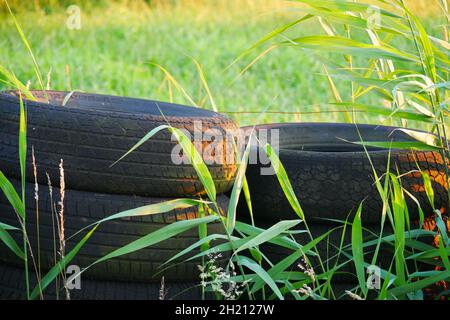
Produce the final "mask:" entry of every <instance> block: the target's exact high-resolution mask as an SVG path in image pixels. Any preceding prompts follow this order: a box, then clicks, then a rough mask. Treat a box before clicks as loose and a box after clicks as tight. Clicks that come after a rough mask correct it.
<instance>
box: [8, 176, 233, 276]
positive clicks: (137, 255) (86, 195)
mask: <svg viewBox="0 0 450 320" xmlns="http://www.w3.org/2000/svg"><path fill="white" fill-rule="evenodd" d="M14 185H15V187H16V189H17V190H19V183H18V182H17V181H14ZM26 194H27V199H26V204H27V233H28V238H29V240H30V243H31V246H32V248H33V252H34V256H35V258H36V259H37V252H38V250H37V223H36V202H35V199H34V196H33V195H34V185H33V184H31V183H28V184H27V187H26ZM53 197H54V198H53V200H54V203H57V201H59V189H57V188H53ZM165 200H168V199H163V198H143V197H136V196H125V195H109V194H100V193H91V192H86V191H75V190H66V193H65V201H64V203H65V205H64V206H65V209H64V220H65V237H66V239H68V240H67V241H66V253H67V252H69V250H71V249H72V248H73V247H74V246H75V245H76V244H77V243H78V241H79V240H81V238H82V237H83V236H84V235H85V234H86V232H87V231H88V230H86V232H83V233H80V234H79V235H77V236H75V237H73V238H71V239H69V237H70V236H71V235H73V234H74V233H75V232H77V231H78V230H80V229H82V228H83V227H86V226H88V225H90V224H92V223H94V222H96V221H98V220H100V219H102V218H105V217H107V216H110V215H112V214H115V213H118V212H120V211H123V210H128V209H133V208H137V207H140V206H144V205H149V204H153V203H159V202H162V201H165ZM228 201H229V200H228V198H227V197H226V196H224V195H220V196H218V203H219V206H220V208H221V210H222V212H221V213H222V214H224V212H226V210H227V207H228ZM56 207H57V208H59V206H56ZM51 208H52V206H51V200H50V196H49V190H48V187H47V186H43V185H39V220H40V221H39V226H40V228H39V231H40V237H39V239H40V250H39V252H40V258H41V267H42V268H43V269H44V270H49V268H51V267H52V266H54V264H55V259H54V242H53V230H54V228H53V225H54V223H56V222H53V221H52V212H51ZM198 217H199V215H198V211H197V207H190V208H187V209H176V210H173V211H171V212H167V213H164V214H156V215H149V216H141V217H133V218H125V219H118V220H111V221H107V222H105V223H102V224H101V225H100V226H99V227H98V228H97V230H96V231H95V232H94V234H93V235H92V236H91V238H90V239H89V240H88V241H87V242H86V243H85V245H84V246H83V248H82V249H81V250H80V251H79V253H78V254H77V255H76V257H75V258H74V259H73V260H72V262H71V264H76V265H79V266H80V267H82V268H84V267H87V266H88V265H90V264H91V263H93V262H94V261H95V260H97V259H99V258H101V257H103V256H104V255H106V254H108V253H110V252H112V251H113V250H115V249H118V248H120V247H122V246H124V245H126V244H128V243H130V242H132V241H134V240H137V239H139V238H141V237H143V236H145V235H147V234H149V233H151V232H153V231H156V230H158V229H160V228H162V227H164V226H166V225H168V224H169V223H172V222H174V221H180V220H187V219H194V218H198ZM0 221H1V222H4V223H7V224H10V225H14V226H16V227H19V222H18V219H17V217H16V214H15V213H14V210H13V209H12V206H11V205H10V204H9V202H8V200H7V199H6V197H5V196H4V195H3V194H1V195H0ZM55 230H57V227H56V224H55ZM212 233H219V234H223V233H224V228H223V225H222V223H220V222H215V223H210V224H208V234H212ZM11 235H12V236H13V238H14V239H15V240H16V241H17V242H18V243H20V244H21V243H22V241H23V240H22V239H23V238H22V233H21V232H19V231H16V232H11ZM198 239H199V236H198V228H193V229H191V230H188V231H186V232H184V233H182V234H180V235H177V236H175V237H173V238H171V239H168V240H166V241H163V242H160V243H158V244H155V245H153V246H150V247H147V248H145V249H142V250H139V251H137V252H134V253H130V254H128V255H124V256H121V257H118V258H115V259H112V260H108V261H106V262H102V263H99V264H97V265H95V266H93V267H92V268H90V269H89V270H88V271H86V273H85V276H86V277H88V278H93V279H106V280H122V281H127V280H130V281H131V280H133V281H134V280H136V281H155V282H158V281H160V279H161V277H162V276H164V277H165V279H166V280H167V281H191V280H197V279H198V278H199V271H198V268H197V265H198V264H200V261H198V260H196V261H192V262H186V263H178V264H172V265H173V267H171V268H169V269H167V270H164V271H163V272H162V273H160V274H158V275H157V276H156V275H155V274H156V273H157V272H159V271H161V269H160V268H159V267H160V266H161V264H162V263H164V262H166V261H167V260H168V259H169V258H171V257H172V256H174V255H175V254H177V253H178V252H180V251H182V250H183V249H185V248H187V247H188V246H189V245H191V244H193V243H195V242H196V241H198ZM56 244H57V245H56V247H57V249H58V248H59V242H58V236H57V235H56ZM196 253H198V252H196ZM224 259H226V257H224ZM30 260H31V259H30ZM0 261H3V262H6V263H9V264H12V265H21V264H22V263H23V262H22V261H21V260H20V259H19V258H18V257H17V256H16V255H14V254H13V253H12V252H11V251H10V250H9V249H8V248H7V247H6V246H5V245H4V244H3V242H1V243H0ZM180 261H182V260H178V261H177V262H180ZM30 264H31V261H30ZM169 266H170V265H169Z"/></svg>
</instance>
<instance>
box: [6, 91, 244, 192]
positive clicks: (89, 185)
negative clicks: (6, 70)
mask: <svg viewBox="0 0 450 320" xmlns="http://www.w3.org/2000/svg"><path fill="white" fill-rule="evenodd" d="M33 94H34V96H35V97H36V98H38V101H39V102H34V101H30V100H24V102H25V105H26V107H27V114H28V133H27V134H28V161H27V164H28V166H27V169H28V170H27V173H28V175H27V176H28V178H29V179H32V177H33V175H32V172H33V171H32V166H31V163H32V162H31V148H32V147H34V150H35V155H36V161H37V166H38V172H39V173H40V175H39V182H40V183H43V184H45V183H46V177H45V174H44V172H48V173H49V174H50V175H51V177H52V178H56V177H58V175H59V171H58V164H59V163H60V160H61V159H63V160H64V169H65V177H66V185H67V187H68V188H70V189H77V190H89V191H95V192H104V193H119V194H137V195H144V196H157V197H178V196H186V195H197V194H202V193H204V188H203V186H202V184H201V182H200V181H199V179H198V176H197V174H196V172H195V170H194V168H193V167H192V165H191V164H182V165H177V164H174V163H173V161H172V158H171V153H172V150H173V148H174V146H176V144H177V143H176V142H175V141H171V135H170V133H169V132H168V131H167V130H163V131H162V132H159V133H157V134H156V135H155V136H153V137H152V138H151V139H149V140H148V141H147V142H146V143H144V144H143V145H142V146H141V147H140V148H138V149H137V150H135V151H134V152H132V153H131V154H130V155H129V156H127V157H125V158H124V159H123V160H122V161H120V162H119V163H117V164H116V165H114V166H112V167H111V165H112V164H113V163H114V162H115V161H116V160H118V159H119V158H120V157H121V156H122V155H124V154H125V153H126V152H127V151H128V150H129V149H130V148H131V147H133V146H134V145H135V144H136V143H137V142H138V141H139V140H140V139H141V138H143V137H144V136H145V135H146V134H147V133H148V132H149V131H150V130H152V129H154V128H156V127H158V126H160V125H167V122H169V123H170V124H171V125H172V126H173V127H177V128H180V129H186V130H188V131H189V132H190V133H191V134H192V132H193V131H194V122H196V121H200V122H201V126H202V128H201V129H199V130H198V132H202V133H203V134H205V132H206V131H208V130H209V132H212V131H211V130H214V132H216V133H220V134H222V135H223V136H224V135H225V132H228V133H229V134H231V135H234V134H236V132H237V131H236V130H237V127H236V125H235V124H234V122H233V121H232V120H230V119H229V118H227V117H225V116H222V115H220V114H218V113H215V112H212V111H208V110H202V109H199V108H193V107H186V106H181V105H175V104H170V103H165V102H156V101H151V100H142V99H132V98H123V97H115V96H107V95H98V94H85V93H73V94H72V95H71V96H70V98H69V99H68V101H67V103H66V104H65V105H64V106H63V104H64V103H63V101H64V99H65V98H66V97H67V96H68V92H61V91H47V95H48V97H49V101H50V103H47V102H46V100H45V97H44V95H43V93H42V92H40V91H33ZM160 110H161V111H160ZM161 112H163V113H164V116H162V115H161ZM0 114H1V118H0V170H2V172H3V173H4V174H5V175H6V176H7V177H14V178H19V177H20V169H19V161H18V132H19V99H18V97H17V94H16V93H14V92H12V91H6V92H5V91H4V92H1V93H0ZM204 140H208V138H204ZM230 142H231V141H230ZM202 144H203V151H204V152H203V155H204V160H205V161H211V159H212V158H211V157H213V153H212V152H211V153H208V152H206V150H207V148H208V146H209V145H212V143H210V142H209V141H202ZM219 146H222V149H221V150H223V154H222V155H221V156H222V157H225V155H226V153H227V152H228V154H229V159H231V160H229V161H228V162H226V161H216V162H209V163H212V164H210V165H208V168H209V170H210V172H211V175H212V177H213V179H214V182H215V185H216V189H217V192H218V193H221V192H225V191H227V190H228V189H229V188H230V187H231V186H232V184H233V181H234V176H235V173H236V163H235V161H233V160H232V158H233V157H234V150H232V149H231V148H229V145H228V143H227V140H226V139H224V140H223V145H220V143H219ZM227 148H228V149H227ZM217 150H219V149H217ZM216 159H217V158H216ZM217 162H220V163H217ZM29 181H32V180H29Z"/></svg>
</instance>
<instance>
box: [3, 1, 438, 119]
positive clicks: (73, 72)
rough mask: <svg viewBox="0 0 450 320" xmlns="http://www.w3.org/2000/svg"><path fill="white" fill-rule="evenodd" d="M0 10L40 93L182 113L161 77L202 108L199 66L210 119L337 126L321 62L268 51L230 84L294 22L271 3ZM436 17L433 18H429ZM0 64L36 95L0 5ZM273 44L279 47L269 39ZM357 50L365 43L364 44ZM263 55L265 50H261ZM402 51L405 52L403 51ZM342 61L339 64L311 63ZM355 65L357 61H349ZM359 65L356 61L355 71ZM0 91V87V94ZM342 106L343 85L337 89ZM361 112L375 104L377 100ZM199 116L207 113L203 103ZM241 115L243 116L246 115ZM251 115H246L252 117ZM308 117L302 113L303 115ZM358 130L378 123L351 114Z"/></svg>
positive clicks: (421, 10)
mask: <svg viewBox="0 0 450 320" xmlns="http://www.w3.org/2000/svg"><path fill="white" fill-rule="evenodd" d="M8 3H9V4H10V7H11V8H12V10H13V12H14V13H15V15H16V17H17V19H18V21H19V23H20V25H21V26H22V28H23V30H24V33H25V35H26V37H27V38H28V40H29V42H30V44H31V47H32V49H33V52H34V54H35V56H36V58H37V61H38V63H39V66H40V69H41V72H42V73H43V74H44V76H47V77H48V78H49V83H50V88H51V89H57V90H82V91H86V92H97V93H105V94H117V95H126V96H133V97H143V98H149V99H156V100H165V101H168V100H173V101H175V102H179V103H187V104H188V103H189V102H188V101H187V100H186V99H185V97H184V96H183V94H181V93H180V92H178V91H177V90H176V88H175V87H174V86H173V85H172V86H171V85H169V82H168V81H167V78H166V77H165V75H164V73H163V72H161V70H160V69H159V68H157V67H154V66H151V65H149V64H148V61H154V62H156V63H158V64H160V65H161V66H163V67H164V68H166V69H167V70H168V71H169V72H170V73H171V74H172V75H173V77H174V78H175V79H176V80H177V81H178V82H179V83H180V85H181V86H183V88H184V89H185V90H186V92H188V93H189V95H191V96H192V98H193V100H194V101H196V102H197V103H201V102H202V101H203V100H204V98H205V90H204V88H203V87H202V83H201V81H200V77H199V74H198V71H197V68H196V66H195V64H194V63H193V61H192V58H194V59H196V60H197V61H198V62H199V63H200V64H201V65H202V66H203V69H204V72H205V75H206V79H207V81H208V84H209V87H210V89H211V92H212V94H213V96H214V98H215V101H216V104H217V106H218V109H219V111H221V112H227V113H228V114H229V115H230V116H231V117H233V118H235V119H236V120H237V121H238V122H240V123H241V124H243V125H245V124H250V123H254V121H255V118H256V117H257V116H258V114H257V113H259V112H261V111H262V110H263V109H268V111H269V113H268V114H267V115H265V116H263V117H262V119H261V122H269V121H271V122H275V121H341V120H343V115H342V114H341V113H339V112H332V111H330V110H332V109H330V107H324V104H325V103H327V102H329V101H332V100H333V95H332V94H331V92H330V89H329V85H328V82H327V79H326V78H325V77H324V76H323V66H322V62H321V61H320V60H319V59H317V55H316V53H314V52H311V51H304V50H300V49H297V48H293V47H285V48H280V49H276V50H274V51H272V52H271V53H270V54H268V55H267V56H265V57H264V58H263V59H262V60H260V61H259V62H258V63H256V64H255V65H254V66H253V67H252V68H251V69H250V70H249V71H248V72H246V73H245V74H244V75H243V76H241V77H239V72H240V70H242V69H243V68H244V67H245V66H246V65H247V64H248V63H249V62H250V61H251V60H252V59H253V58H255V57H256V56H257V55H258V54H259V53H261V52H262V51H263V50H264V48H259V49H256V50H255V51H253V52H252V53H251V54H250V55H248V56H246V57H245V58H244V59H242V60H240V61H239V62H238V63H236V64H234V65H233V66H232V67H230V68H228V69H226V68H227V66H229V65H230V63H231V62H232V61H233V60H234V59H235V58H236V57H237V56H239V54H240V53H241V52H243V51H244V50H245V49H246V48H248V47H250V46H251V45H252V44H253V43H255V42H256V41H257V40H258V39H259V38H261V37H262V36H264V35H265V34H267V33H269V32H270V31H272V30H273V29H275V28H277V27H279V26H282V25H283V24H286V23H288V22H290V21H293V20H294V19H298V18H299V17H301V16H302V15H303V13H302V12H301V11H300V10H299V8H298V6H297V5H296V4H295V3H291V2H286V1H278V0H185V1H181V0H180V1H176V0H169V1H162V0H159V1H151V0H148V1H139V0H137V1H136V0H135V1H95V2H92V1H56V0H47V1H42V0H34V1H25V2H24V1H16V0H9V1H8ZM73 4H75V5H77V6H78V7H79V8H80V10H81V11H80V12H81V28H80V29H79V30H71V29H69V28H68V27H67V25H66V22H67V19H68V18H69V13H68V12H67V8H68V7H69V6H70V5H73ZM408 4H409V5H410V7H411V8H412V9H413V11H414V12H416V13H418V14H419V16H420V17H421V18H422V20H423V21H424V22H425V25H426V27H427V29H428V30H427V31H429V32H430V33H431V34H436V35H439V36H441V31H442V25H441V20H440V19H442V18H437V17H438V13H439V8H438V6H437V2H435V1H434V0H411V1H409V2H408ZM439 16H442V15H439ZM0 19H1V20H0V35H1V36H0V58H1V60H0V61H1V64H2V65H3V66H5V67H7V68H9V69H10V70H12V71H13V72H14V73H15V75H16V76H17V77H18V78H19V79H20V80H21V81H23V82H27V81H30V83H31V87H32V88H38V84H37V80H36V78H35V76H34V71H33V67H32V61H31V59H30V56H29V54H28V52H27V50H26V48H25V46H24V44H23V43H22V41H21V40H20V36H19V34H18V32H17V30H16V29H15V27H14V22H13V20H12V18H11V16H10V15H9V13H8V11H7V9H6V7H5V4H3V3H2V4H1V5H0ZM317 33H322V34H323V31H322V30H321V28H320V26H319V24H318V23H317V22H308V23H304V24H300V25H298V26H296V27H295V28H293V29H292V30H291V31H289V33H288V35H292V36H299V35H307V34H311V35H312V34H317ZM278 39H280V38H278ZM365 41H367V39H366V40H365ZM266 47H267V46H266ZM405 50H408V48H407V47H405ZM320 54H322V55H324V56H326V57H329V58H332V59H336V61H342V56H340V55H335V54H333V53H330V52H325V53H324V52H322V53H320ZM356 62H358V61H356ZM360 62H361V63H364V61H360ZM0 86H1V84H0ZM337 86H338V88H339V90H340V91H341V95H342V96H343V98H344V100H345V99H346V98H348V95H349V91H350V90H349V88H350V84H349V83H346V82H344V81H338V82H337ZM367 99H369V100H370V99H373V101H370V102H371V103H375V104H376V103H380V100H379V98H378V97H376V96H374V97H368V98H367ZM204 107H205V108H210V107H211V105H210V104H209V103H208V101H206V102H205V104H204ZM247 112H250V113H247ZM253 112H254V113H253ZM308 112H310V113H308ZM357 117H358V118H357V120H358V121H359V122H366V123H367V122H368V123H370V122H372V123H379V121H380V120H381V118H379V117H376V116H370V115H367V114H358V115H357Z"/></svg>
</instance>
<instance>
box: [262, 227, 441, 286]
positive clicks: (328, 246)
mask: <svg viewBox="0 0 450 320" xmlns="http://www.w3.org/2000/svg"><path fill="white" fill-rule="evenodd" d="M387 224H388V222H387ZM387 224H386V225H385V228H384V231H383V236H388V235H391V234H393V231H392V228H391V227H389V226H388V225H387ZM261 227H264V228H267V227H268V226H267V225H263V226H261ZM308 227H309V230H310V231H311V234H312V236H313V237H314V239H317V238H318V237H319V236H321V235H323V234H325V233H326V232H328V231H329V230H333V231H332V232H331V233H330V234H329V235H328V236H327V237H326V238H324V239H323V240H322V241H320V242H319V243H318V244H317V245H316V248H317V251H318V253H319V255H320V258H321V260H322V262H323V265H324V267H325V271H327V270H331V269H332V268H334V267H335V266H336V265H340V264H343V263H346V264H345V265H343V266H342V267H340V268H339V269H338V270H336V272H335V273H334V275H333V278H332V281H336V282H346V283H355V284H357V283H358V279H357V276H356V269H355V265H354V263H353V261H352V260H351V258H349V257H351V256H352V255H353V254H352V249H351V243H352V240H351V239H352V234H351V233H352V230H351V226H347V228H346V229H345V233H344V229H343V226H342V225H324V224H309V225H308ZM365 228H366V229H368V230H370V232H369V231H367V230H364V231H363V239H364V242H365V243H367V242H368V241H370V240H373V239H377V237H378V236H379V234H380V226H378V227H372V226H371V227H369V228H367V227H365ZM298 229H299V230H304V229H305V228H304V226H301V227H299V228H298ZM343 233H344V237H343V240H342V235H343ZM374 234H375V235H374ZM294 238H295V240H296V242H297V243H299V244H301V245H306V244H308V243H309V242H310V241H311V238H310V237H309V236H308V234H307V233H300V234H296V235H294ZM418 240H420V241H422V242H424V243H428V244H430V245H431V244H432V241H433V237H421V238H418ZM341 241H342V246H341ZM340 247H342V248H345V250H344V249H343V250H341V251H339V250H338V248H340ZM261 250H262V252H263V253H264V254H265V255H266V256H267V258H268V259H269V260H270V261H271V262H272V263H278V262H280V261H281V260H283V259H284V258H286V257H287V256H289V255H290V254H292V253H294V251H293V250H290V249H286V248H283V247H280V246H276V245H273V244H270V243H267V244H263V245H262V246H261ZM374 251H375V246H370V247H365V248H364V261H365V262H370V261H372V258H373V255H374ZM344 252H345V253H346V254H347V255H345V254H344ZM349 255H350V256H349ZM307 257H308V259H309V261H310V263H311V265H312V267H313V269H314V270H315V272H316V273H318V274H320V273H323V272H324V270H323V269H322V268H321V265H320V262H319V260H318V258H317V257H314V256H312V255H307ZM394 258H395V250H394V246H393V244H392V245H389V244H386V243H382V244H381V245H380V251H379V253H378V258H377V261H376V265H377V266H378V267H380V268H383V269H385V270H388V269H389V267H390V265H391V263H393V261H394ZM300 261H301V259H299V262H300ZM410 262H411V263H410ZM407 266H408V269H409V271H410V272H413V271H416V268H419V269H420V270H421V271H423V270H427V271H431V269H433V266H430V265H426V264H423V263H420V264H418V265H415V264H414V263H413V262H412V261H407ZM289 270H293V271H301V270H300V269H299V268H298V267H297V263H295V264H293V265H292V266H291V269H289Z"/></svg>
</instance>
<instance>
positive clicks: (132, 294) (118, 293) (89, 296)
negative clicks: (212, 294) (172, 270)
mask: <svg viewBox="0 0 450 320" xmlns="http://www.w3.org/2000/svg"><path fill="white" fill-rule="evenodd" d="M30 274H31V276H30V278H31V279H30V287H31V288H34V286H35V285H36V284H37V282H36V278H35V276H34V273H33V272H31V273H30ZM24 275H25V272H24V270H23V268H18V267H12V266H8V265H6V264H0V300H19V299H20V300H22V299H26V287H25V276H24ZM60 287H62V286H61V285H60ZM160 288H161V284H160V283H136V282H126V281H102V280H90V279H84V278H82V279H81V289H79V290H78V289H73V290H70V298H71V299H72V300H158V299H159V290H160ZM165 289H166V293H167V295H166V297H165V298H166V299H167V300H169V299H177V300H178V299H179V300H198V299H201V290H200V289H199V287H198V282H197V283H196V282H176V283H168V282H165ZM57 293H58V296H59V299H61V300H64V299H65V291H64V290H63V289H62V290H56V288H55V285H54V283H52V284H50V285H49V287H47V289H46V290H44V292H43V298H44V299H46V300H55V299H57ZM38 299H39V298H38Z"/></svg>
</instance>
